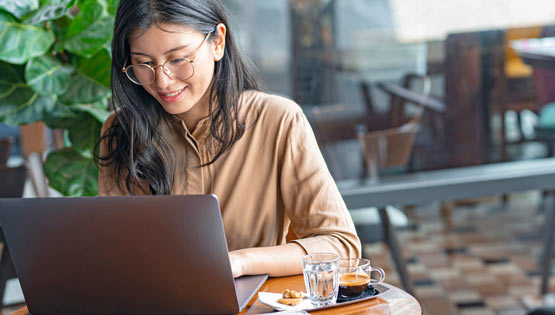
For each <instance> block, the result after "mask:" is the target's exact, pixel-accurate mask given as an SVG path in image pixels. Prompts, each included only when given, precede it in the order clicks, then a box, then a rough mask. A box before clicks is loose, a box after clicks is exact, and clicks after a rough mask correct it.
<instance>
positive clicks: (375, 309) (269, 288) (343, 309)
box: [12, 275, 422, 315]
mask: <svg viewBox="0 0 555 315" xmlns="http://www.w3.org/2000/svg"><path fill="white" fill-rule="evenodd" d="M382 285H383V286H386V287H388V288H389V290H387V291H386V292H385V293H384V294H383V295H381V296H380V297H378V298H375V299H370V300H365V301H362V302H358V303H354V304H349V305H345V306H340V307H334V308H329V309H325V310H321V311H311V312H310V314H317V315H322V314H353V313H356V314H366V313H368V314H370V313H371V314H378V315H379V314H391V315H395V314H402V315H413V314H414V315H420V314H422V309H421V308H420V304H419V303H418V301H417V300H416V299H415V298H414V297H413V296H412V295H410V294H408V293H407V292H405V291H403V290H401V289H399V288H397V287H394V286H392V285H390V284H387V283H382ZM285 289H292V290H295V291H305V286H304V280H303V276H302V275H298V276H290V277H279V278H269V279H268V280H267V281H266V282H265V283H264V284H263V285H262V287H261V288H260V290H258V292H279V293H281V292H283V291H285ZM272 311H273V309H272V308H271V307H269V306H267V305H264V304H262V303H260V302H259V301H258V297H257V295H255V296H254V297H253V299H252V300H251V301H250V302H249V304H248V305H247V307H245V309H244V310H243V311H242V312H241V313H240V314H260V313H269V312H272ZM12 314H14V315H27V314H29V312H28V310H27V307H23V308H21V309H19V310H17V311H15V312H14V313H12Z"/></svg>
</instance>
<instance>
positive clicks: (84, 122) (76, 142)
mask: <svg viewBox="0 0 555 315" xmlns="http://www.w3.org/2000/svg"><path fill="white" fill-rule="evenodd" d="M71 124H72V126H71V127H70V128H68V131H69V140H70V141H71V144H72V146H73V148H75V150H77V152H79V153H80V154H81V155H82V156H84V157H90V158H92V157H93V155H92V153H93V151H94V146H95V145H96V142H97V141H98V139H99V137H100V129H101V128H102V123H100V122H99V121H98V120H97V119H96V118H95V117H92V116H91V115H89V114H87V113H85V112H83V113H81V114H80V115H78V116H77V118H76V119H73V120H72V123H71Z"/></svg>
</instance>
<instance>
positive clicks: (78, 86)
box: [61, 73, 110, 104]
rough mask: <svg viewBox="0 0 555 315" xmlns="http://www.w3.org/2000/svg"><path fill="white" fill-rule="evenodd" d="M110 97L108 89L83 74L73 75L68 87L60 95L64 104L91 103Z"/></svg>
mask: <svg viewBox="0 0 555 315" xmlns="http://www.w3.org/2000/svg"><path fill="white" fill-rule="evenodd" d="M109 95H110V89H108V88H107V87H105V86H104V85H102V84H100V83H98V82H96V81H95V80H93V79H92V78H89V77H87V76H85V75H83V74H80V73H75V74H74V75H73V76H72V78H71V83H70V87H69V88H68V89H67V91H66V93H65V94H63V95H62V97H61V100H62V102H64V103H66V104H88V103H93V102H96V101H98V100H101V99H103V98H106V97H108V96H109Z"/></svg>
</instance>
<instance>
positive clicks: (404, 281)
mask: <svg viewBox="0 0 555 315" xmlns="http://www.w3.org/2000/svg"><path fill="white" fill-rule="evenodd" d="M378 214H379V215H380V220H381V223H382V229H383V235H384V241H385V243H386V244H387V246H388V247H389V250H390V252H391V257H392V258H393V263H394V264H395V268H396V269H397V272H398V273H399V278H400V279H401V285H402V286H403V289H404V290H405V291H407V292H408V293H409V294H413V293H414V291H413V289H412V284H411V281H410V278H409V275H408V272H407V267H406V265H405V260H404V259H403V256H402V255H401V248H400V247H399V242H398V241H397V235H396V234H395V230H394V228H393V225H392V224H391V221H390V220H389V215H388V214H387V210H386V208H385V207H380V208H378Z"/></svg>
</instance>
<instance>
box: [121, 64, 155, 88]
mask: <svg viewBox="0 0 555 315" xmlns="http://www.w3.org/2000/svg"><path fill="white" fill-rule="evenodd" d="M126 70H127V71H125V73H126V74H127V77H128V78H129V80H131V81H132V82H133V83H135V84H140V85H147V84H151V83H152V82H154V71H152V69H151V68H150V67H148V66H145V65H132V66H129V67H127V69H126Z"/></svg>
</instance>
